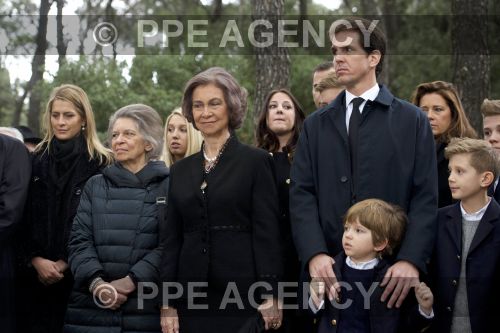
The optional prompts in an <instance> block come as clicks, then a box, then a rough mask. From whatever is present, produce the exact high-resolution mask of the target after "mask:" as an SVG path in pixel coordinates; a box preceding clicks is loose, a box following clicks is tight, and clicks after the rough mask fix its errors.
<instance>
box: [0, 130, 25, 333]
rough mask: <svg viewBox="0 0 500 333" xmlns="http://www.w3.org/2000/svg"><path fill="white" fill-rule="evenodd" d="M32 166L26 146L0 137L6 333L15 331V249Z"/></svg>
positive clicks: (1, 299)
mask: <svg viewBox="0 0 500 333" xmlns="http://www.w3.org/2000/svg"><path fill="white" fill-rule="evenodd" d="M30 174H31V163H30V158H29V154H28V150H27V149H26V147H25V146H24V144H23V143H22V142H21V141H19V140H17V139H14V138H11V137H9V136H6V135H3V134H0V281H1V283H0V327H1V331H2V332H5V333H11V332H12V333H13V332H17V331H16V329H15V328H14V321H15V311H14V309H15V306H14V301H15V299H16V297H15V293H14V286H15V283H14V281H15V275H14V273H15V272H14V270H15V265H14V257H15V254H14V247H15V244H16V239H15V237H12V236H13V234H14V233H15V228H17V227H19V224H20V222H21V219H22V216H23V207H24V203H25V200H26V196H27V194H28V185H29V179H30Z"/></svg>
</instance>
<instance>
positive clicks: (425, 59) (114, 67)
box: [0, 0, 500, 142]
mask: <svg viewBox="0 0 500 333" xmlns="http://www.w3.org/2000/svg"><path fill="white" fill-rule="evenodd" d="M90 2H91V3H95V5H96V7H95V8H93V9H92V10H94V11H95V13H99V11H101V13H102V10H103V9H102V8H101V7H99V5H98V4H97V2H95V1H94V2H92V1H90ZM360 2H361V1H355V0H353V1H349V3H350V5H351V7H353V6H358V8H359V6H360ZM450 2H451V1H450V0H443V1H432V0H420V1H414V0H394V1H393V3H394V8H393V12H392V13H393V14H411V15H428V14H433V15H435V14H442V15H447V14H449V13H450V6H451V4H450ZM125 3H128V4H129V8H128V10H129V12H130V13H132V14H134V13H136V14H137V13H154V14H157V15H162V14H167V15H172V14H175V15H182V14H183V13H188V14H190V15H192V14H199V15H207V14H209V13H210V11H211V8H210V6H209V5H206V6H203V5H201V4H200V3H199V2H198V1H193V0H173V1H168V2H163V1H153V0H147V1H131V0H130V1H125ZM165 3H167V5H165ZM242 3H243V4H242V5H239V4H227V5H224V9H223V10H224V14H225V15H240V14H247V15H248V14H249V13H250V12H251V7H250V1H243V2H242ZM17 6H18V7H21V9H19V10H20V11H23V10H24V11H25V12H28V11H31V12H35V9H36V6H35V8H33V7H32V6H33V4H32V3H31V2H30V1H28V0H23V1H20V2H19V4H17ZM23 6H24V7H23ZM30 6H31V7H30ZM490 6H491V12H492V13H498V12H499V8H500V4H498V3H497V2H490ZM7 7H8V4H7V3H6V2H5V1H1V0H0V9H1V10H5V9H6V8H7ZM96 8H97V9H96ZM298 8H299V6H298V1H285V14H287V15H298V14H299V12H298V11H299V9H298ZM86 11H87V12H86ZM80 12H81V13H84V14H85V13H87V14H89V13H90V14H91V13H92V11H91V10H90V9H88V8H87V9H86V8H85V7H82V9H81V11H80ZM95 13H94V14H95ZM392 13H391V14H392ZM308 14H309V15H332V14H334V15H344V14H352V11H351V8H347V7H345V5H342V6H341V7H340V8H339V10H337V11H335V12H334V11H330V10H327V9H326V8H324V7H323V6H320V5H315V4H313V3H312V1H310V0H309V1H308ZM357 14H360V13H359V12H358V13H357ZM413 22H414V23H413V24H414V26H411V25H410V26H408V25H407V27H408V28H407V29H404V30H400V31H397V34H398V38H397V40H398V43H397V45H391V48H392V52H391V53H392V54H395V55H391V56H389V57H388V61H389V64H390V65H389V71H390V84H389V88H390V89H391V90H392V92H393V93H394V94H395V95H397V96H399V97H402V98H406V99H409V98H410V96H411V94H412V91H413V89H414V88H415V86H416V85H418V84H419V83H421V82H427V81H433V80H448V81H449V80H451V75H452V69H451V56H450V55H442V54H443V52H442V47H449V45H448V44H450V43H451V41H450V26H449V25H448V24H447V22H446V21H443V23H442V24H434V25H432V26H426V25H425V20H424V19H422V22H421V23H419V20H413ZM0 27H3V26H2V21H1V20H0ZM5 28H9V27H5ZM422 31H423V32H422ZM497 32H498V29H496V30H495V29H493V31H491V32H490V33H491V34H496V33H497ZM497 35H498V34H497ZM21 37H22V38H25V36H21ZM21 37H20V38H21ZM22 38H21V40H22ZM131 38H133V37H131ZM208 38H220V36H208ZM130 42H131V43H132V44H133V43H134V42H135V41H133V40H131V41H130ZM422 43H426V44H428V45H437V49H436V50H435V52H431V53H432V54H430V55H416V54H419V50H418V45H422ZM148 52H149V53H150V54H144V55H139V56H136V57H135V58H134V60H133V63H132V65H131V66H130V68H127V67H128V66H127V64H126V63H125V62H119V61H116V60H114V59H113V57H109V56H102V55H95V56H80V58H79V59H78V60H76V61H68V62H67V63H66V64H65V65H64V66H62V67H60V68H59V70H58V72H57V74H56V75H55V77H54V78H53V80H52V81H44V82H43V83H42V84H41V85H40V86H39V87H37V89H41V90H42V91H43V95H44V100H46V99H47V97H48V95H49V93H50V90H51V89H52V88H53V87H55V86H57V85H60V84H62V83H73V84H76V85H79V86H81V87H82V88H83V89H84V90H85V91H86V92H87V94H88V95H89V97H90V99H91V103H92V106H93V109H94V112H95V117H96V121H97V126H98V130H99V132H101V134H102V133H104V132H105V131H106V129H107V122H108V119H109V116H110V115H111V114H112V113H113V112H114V111H116V110H117V109H118V108H120V107H122V106H124V105H127V104H131V103H144V104H148V105H151V106H152V107H154V108H155V109H156V110H157V111H158V112H159V113H160V114H161V115H162V116H163V117H164V118H166V117H167V115H168V114H169V112H170V111H171V110H173V109H174V108H175V107H177V106H179V105H180V102H181V98H182V91H183V87H184V85H185V83H186V82H187V81H188V80H189V79H190V78H191V77H192V76H193V75H194V74H196V73H198V72H200V71H201V70H203V69H206V68H208V67H211V66H220V67H224V68H226V69H228V70H229V71H230V72H231V73H233V74H234V75H235V77H236V78H237V79H238V81H239V82H240V83H241V85H242V86H244V87H245V88H246V89H247V90H248V93H249V99H248V102H249V110H252V109H253V105H252V102H253V92H254V86H255V76H254V68H255V58H254V57H253V56H252V55H235V54H234V53H232V50H231V49H228V50H227V54H222V55H209V54H203V55H202V54H200V55H197V56H195V55H179V54H181V52H179V50H169V51H168V52H167V51H165V50H162V49H158V50H155V49H149V51H148ZM175 53H177V54H175ZM290 59H291V70H290V73H291V75H290V80H289V87H290V89H291V91H292V93H293V94H294V95H295V96H296V97H297V99H298V100H299V101H300V102H301V104H302V105H303V107H304V109H305V110H306V112H307V113H311V112H313V111H314V104H313V102H312V97H311V75H312V73H311V72H312V70H313V68H314V67H315V66H316V65H318V64H319V63H322V62H325V61H331V57H330V56H327V55H325V56H321V55H307V56H305V55H296V54H292V55H291V56H290ZM491 61H492V66H491V71H492V73H499V70H500V59H499V57H498V55H492V56H491ZM2 63H3V62H2ZM2 67H3V66H0V124H2V125H9V124H10V123H11V121H12V114H13V109H14V106H15V99H16V96H18V95H20V94H21V87H22V85H23V83H22V82H17V83H16V84H14V85H11V84H10V82H9V72H8V69H6V68H2ZM126 72H128V75H125V73H126ZM491 91H492V94H491V98H500V78H499V77H498V75H495V74H493V75H492V78H491ZM44 109H45V106H44V105H43V104H42V105H40V110H42V111H43V110H44ZM251 118H252V117H251V116H247V119H246V121H245V124H244V126H243V127H242V128H241V129H240V130H239V136H240V137H241V139H242V140H243V141H246V142H252V141H253V124H252V123H251ZM24 119H25V118H24V117H23V118H22V120H23V121H24Z"/></svg>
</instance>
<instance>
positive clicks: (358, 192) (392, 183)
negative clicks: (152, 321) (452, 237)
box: [290, 18, 437, 307]
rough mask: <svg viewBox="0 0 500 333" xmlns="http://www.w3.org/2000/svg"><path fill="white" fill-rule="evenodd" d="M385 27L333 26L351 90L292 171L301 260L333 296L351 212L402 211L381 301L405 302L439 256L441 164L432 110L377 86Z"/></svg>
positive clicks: (307, 141) (315, 123)
mask: <svg viewBox="0 0 500 333" xmlns="http://www.w3.org/2000/svg"><path fill="white" fill-rule="evenodd" d="M376 23H377V21H374V22H369V21H367V20H362V19H359V18H357V19H347V20H339V21H336V22H334V23H333V24H332V26H331V27H330V38H331V40H332V52H333V55H334V60H333V62H334V67H335V71H336V74H337V77H338V80H339V82H340V84H342V85H344V86H345V87H346V91H344V92H342V93H341V94H340V95H339V96H338V97H337V98H336V99H335V100H334V101H333V102H332V103H331V104H330V105H328V106H327V107H326V108H323V109H320V110H318V111H316V112H315V113H313V114H312V115H311V116H310V117H309V118H308V119H306V121H305V123H304V129H303V131H302V133H301V136H300V139H299V143H298V147H297V151H296V155H295V158H294V162H293V165H292V170H291V189H290V212H291V220H292V228H293V233H294V240H295V243H296V246H297V250H298V252H299V256H300V258H301V260H302V262H303V263H306V264H307V267H306V268H307V270H308V272H309V274H310V276H311V277H312V278H320V279H322V280H324V282H325V283H326V287H327V288H328V289H327V290H329V297H330V299H332V298H333V297H335V296H336V295H335V294H336V292H335V289H334V288H333V284H334V281H335V280H334V279H335V275H334V273H333V270H332V263H333V262H334V260H333V257H334V256H335V255H336V254H338V253H339V252H340V251H341V250H342V246H341V238H342V231H343V227H342V216H343V215H344V214H345V213H346V211H347V210H348V208H349V207H350V206H351V205H353V204H354V203H356V202H358V201H361V200H364V199H367V198H379V199H382V200H385V201H388V202H391V203H394V204H397V205H399V206H401V207H403V208H404V209H405V211H406V213H407V214H408V217H409V221H410V222H409V224H408V228H407V233H406V236H405V238H404V240H403V243H402V245H401V249H400V251H399V253H398V255H397V257H396V260H397V262H396V263H395V264H394V265H393V266H392V267H391V268H389V270H388V273H387V275H386V278H385V279H384V281H383V283H382V285H383V286H386V288H385V291H384V293H383V295H382V299H383V300H386V299H387V298H388V296H389V295H391V297H390V299H389V302H388V306H389V307H392V306H393V305H394V304H396V306H400V305H401V304H402V302H403V300H404V298H405V297H406V295H407V294H408V292H409V290H410V288H411V286H412V285H413V284H415V282H416V281H417V279H418V278H419V270H420V271H425V263H426V261H427V260H428V258H429V257H430V255H431V252H432V246H433V241H434V236H435V221H436V216H437V170H436V154H435V148H434V138H433V135H432V131H431V128H430V125H429V122H428V120H427V118H426V116H425V114H424V113H423V112H422V111H421V110H420V109H418V108H417V107H416V106H414V105H411V104H409V103H407V102H405V101H402V100H400V99H398V98H395V97H394V96H393V95H392V94H391V93H390V92H389V90H388V89H387V88H386V87H384V86H383V85H378V84H377V74H378V73H379V72H380V71H381V68H382V62H383V57H384V53H385V47H386V40H385V36H384V35H383V33H382V32H381V31H380V29H378V27H376ZM374 26H375V27H374ZM363 33H364V34H365V35H366V36H364V35H363ZM359 97H360V98H361V99H360V98H359Z"/></svg>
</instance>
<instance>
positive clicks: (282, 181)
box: [271, 152, 300, 281]
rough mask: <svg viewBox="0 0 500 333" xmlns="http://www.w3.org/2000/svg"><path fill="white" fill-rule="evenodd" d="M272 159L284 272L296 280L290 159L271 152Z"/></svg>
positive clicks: (297, 266)
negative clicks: (283, 256)
mask: <svg viewBox="0 0 500 333" xmlns="http://www.w3.org/2000/svg"><path fill="white" fill-rule="evenodd" d="M271 155H272V156H273V160H274V165H275V167H276V169H275V175H276V182H277V184H278V198H279V207H280V208H279V209H280V226H281V235H282V238H283V241H284V243H283V245H284V252H285V253H284V254H285V258H284V259H285V274H284V278H285V280H286V281H297V279H298V277H299V271H300V264H299V257H298V255H297V250H296V248H295V245H294V243H293V237H292V227H291V224H290V207H289V201H288V200H289V192H290V166H291V165H290V160H289V154H288V153H286V152H275V153H271Z"/></svg>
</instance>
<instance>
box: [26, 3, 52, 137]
mask: <svg viewBox="0 0 500 333" xmlns="http://www.w3.org/2000/svg"><path fill="white" fill-rule="evenodd" d="M51 4H52V3H51V2H49V0H41V1H40V14H39V19H38V31H37V35H36V49H35V55H34V56H33V61H32V63H31V78H30V81H29V82H28V84H27V86H26V89H27V91H28V92H31V96H30V101H29V108H28V127H30V128H31V129H32V130H33V132H35V134H37V135H38V134H40V108H41V91H40V89H37V84H38V83H39V82H40V81H41V80H42V79H43V73H44V72H45V51H47V21H48V16H47V14H48V13H49V10H50V6H51ZM26 95H27V94H23V96H24V98H26ZM22 103H24V99H23V100H22ZM21 107H22V105H21Z"/></svg>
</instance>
